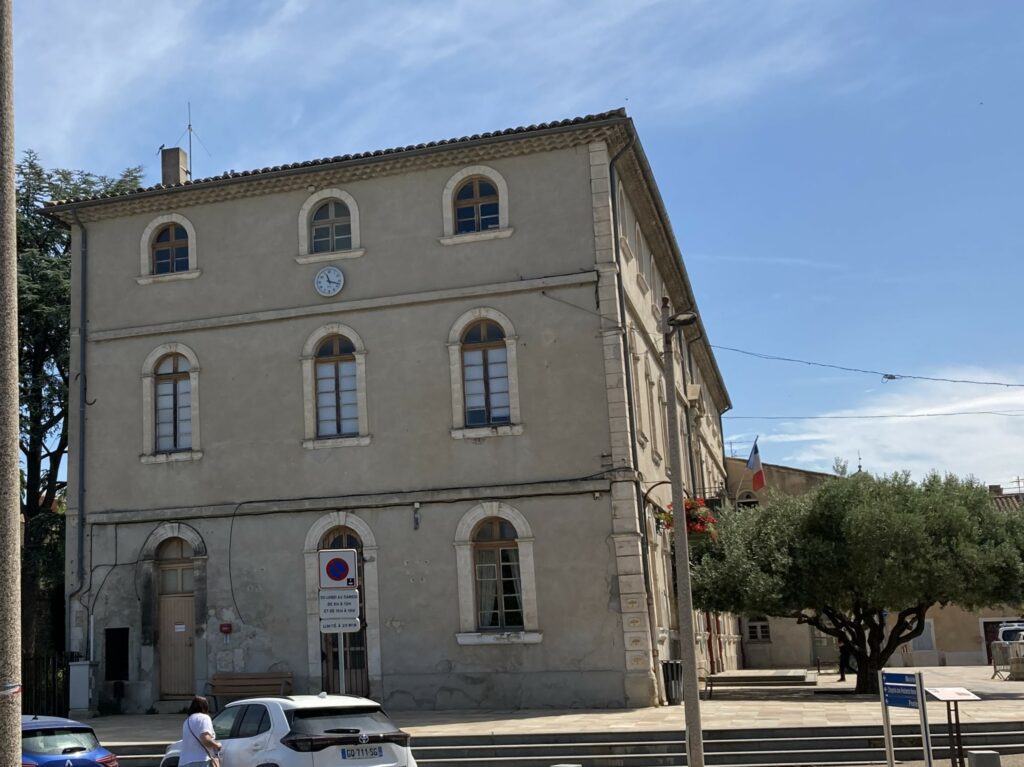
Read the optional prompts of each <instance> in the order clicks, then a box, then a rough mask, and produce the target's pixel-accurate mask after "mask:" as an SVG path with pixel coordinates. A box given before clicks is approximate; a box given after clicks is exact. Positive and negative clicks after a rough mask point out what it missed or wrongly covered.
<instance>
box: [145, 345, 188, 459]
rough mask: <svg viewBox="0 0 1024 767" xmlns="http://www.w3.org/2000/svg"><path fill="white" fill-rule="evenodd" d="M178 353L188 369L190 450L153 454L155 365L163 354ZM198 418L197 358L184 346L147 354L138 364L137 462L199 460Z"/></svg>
mask: <svg viewBox="0 0 1024 767" xmlns="http://www.w3.org/2000/svg"><path fill="white" fill-rule="evenodd" d="M168 354H180V355H181V356H183V357H184V358H185V359H187V360H188V362H189V365H190V368H189V371H188V380H189V404H190V406H191V408H192V447H191V448H190V449H188V450H176V451H174V452H170V453H162V452H157V449H156V423H155V422H156V415H155V409H156V372H155V371H156V363H157V362H159V361H160V360H161V359H162V358H163V357H164V356H165V355H168ZM199 424H200V418H199V358H198V357H197V356H196V353H195V352H194V351H192V350H191V349H190V348H189V347H187V346H185V344H180V343H173V342H172V343H168V344H161V345H160V346H158V347H156V348H155V349H154V350H153V351H151V352H150V353H149V356H147V357H146V361H145V362H143V363H142V452H141V453H140V455H139V459H140V460H141V461H142V463H176V462H179V461H198V460H199V459H200V458H202V457H203V450H202V442H201V440H200V429H199Z"/></svg>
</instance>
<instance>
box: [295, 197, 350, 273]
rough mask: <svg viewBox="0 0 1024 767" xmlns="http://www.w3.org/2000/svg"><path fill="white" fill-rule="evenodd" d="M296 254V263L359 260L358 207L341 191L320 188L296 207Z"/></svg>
mask: <svg viewBox="0 0 1024 767" xmlns="http://www.w3.org/2000/svg"><path fill="white" fill-rule="evenodd" d="M298 224H299V254H298V255H297V256H296V257H295V261H296V263H300V264H315V263H319V262H321V261H335V260H338V259H346V258H359V257H360V256H362V255H363V254H365V253H366V250H365V249H364V248H363V247H362V245H361V244H360V235H359V204H358V203H357V202H356V198H355V197H353V196H352V195H351V194H349V193H348V192H346V191H345V190H344V189H336V188H331V189H320V190H319V191H316V192H313V194H311V195H310V196H309V197H307V198H306V201H305V202H303V203H302V206H301V207H300V208H299V218H298Z"/></svg>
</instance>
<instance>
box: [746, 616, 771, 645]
mask: <svg viewBox="0 0 1024 767" xmlns="http://www.w3.org/2000/svg"><path fill="white" fill-rule="evenodd" d="M752 628H753V629H754V630H755V633H756V634H757V636H756V637H752V636H750V630H751V629H752ZM743 639H744V640H745V641H747V642H771V641H772V627H771V623H769V622H768V621H766V620H764V621H762V620H748V621H747V626H746V632H745V634H744V636H743Z"/></svg>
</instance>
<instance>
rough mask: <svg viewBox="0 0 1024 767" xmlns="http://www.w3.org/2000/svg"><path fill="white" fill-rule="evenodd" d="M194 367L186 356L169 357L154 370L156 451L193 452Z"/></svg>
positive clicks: (172, 355)
mask: <svg viewBox="0 0 1024 767" xmlns="http://www.w3.org/2000/svg"><path fill="white" fill-rule="evenodd" d="M191 368H192V365H191V363H190V362H189V361H188V359H187V358H186V357H185V356H184V355H182V354H166V355H164V356H163V357H161V358H160V360H159V361H158V362H157V364H156V368H155V369H154V371H153V372H154V386H155V390H156V402H155V406H156V410H155V413H154V421H155V423H156V446H155V447H156V450H155V452H157V453H172V452H175V451H178V450H191V449H192V381H191V377H190V375H189V371H190V370H191Z"/></svg>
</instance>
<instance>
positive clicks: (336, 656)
mask: <svg viewBox="0 0 1024 767" xmlns="http://www.w3.org/2000/svg"><path fill="white" fill-rule="evenodd" d="M317 549H320V550H322V549H355V550H356V551H357V552H359V567H358V575H359V615H360V616H361V627H360V629H359V631H353V632H351V633H348V634H321V637H320V666H321V671H320V674H321V677H320V678H321V680H322V685H323V687H322V689H323V690H324V692H327V693H341V692H344V693H346V694H348V695H363V696H369V695H370V676H369V669H368V664H367V653H366V650H367V646H366V574H365V567H364V559H363V542H362V540H361V539H360V537H359V536H358V535H357V534H356V532H355V531H354V530H352V529H351V528H349V527H332V528H331V529H330V530H328V531H327V532H326V533H324V534H323V535H322V536H321V537H320V542H319V543H318V545H317ZM342 669H344V675H345V679H344V686H343V685H342V678H341V677H342Z"/></svg>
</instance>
